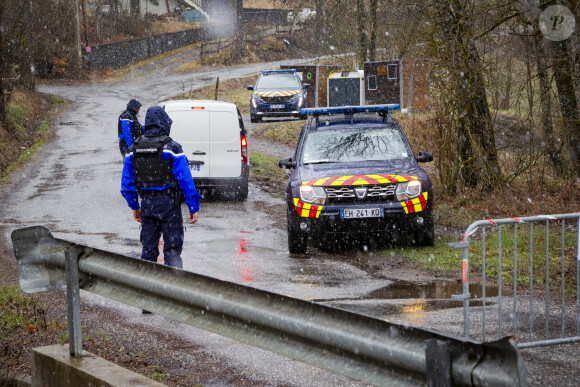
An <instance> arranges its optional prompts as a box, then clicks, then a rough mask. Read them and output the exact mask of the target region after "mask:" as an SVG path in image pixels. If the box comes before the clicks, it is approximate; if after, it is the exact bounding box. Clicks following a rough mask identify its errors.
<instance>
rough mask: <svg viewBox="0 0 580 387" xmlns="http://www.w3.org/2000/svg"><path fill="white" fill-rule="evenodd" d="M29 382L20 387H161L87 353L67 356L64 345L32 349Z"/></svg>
mask: <svg viewBox="0 0 580 387" xmlns="http://www.w3.org/2000/svg"><path fill="white" fill-rule="evenodd" d="M30 380H31V384H23V385H22V386H33V387H36V386H38V387H57V386H58V387H60V386H63V387H64V386H67V387H68V386H91V385H92V386H143V387H160V386H163V384H161V383H158V382H155V381H153V380H151V379H148V378H146V377H145V376H143V375H139V374H137V373H135V372H133V371H129V370H127V369H125V368H123V367H120V366H118V365H117V364H114V363H111V362H110V361H107V360H105V359H101V358H99V357H97V356H95V355H93V354H91V353H88V352H84V353H83V356H82V357H80V358H75V357H71V356H70V350H69V346H68V345H50V346H46V347H38V348H34V350H33V351H32V377H31V378H30ZM17 386H20V385H19V384H17Z"/></svg>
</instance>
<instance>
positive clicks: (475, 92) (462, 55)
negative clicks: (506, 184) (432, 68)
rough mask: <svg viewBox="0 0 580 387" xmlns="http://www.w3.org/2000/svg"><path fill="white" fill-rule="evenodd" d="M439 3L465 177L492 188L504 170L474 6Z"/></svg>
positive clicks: (439, 0)
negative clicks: (474, 36)
mask: <svg viewBox="0 0 580 387" xmlns="http://www.w3.org/2000/svg"><path fill="white" fill-rule="evenodd" d="M435 7H436V24H437V25H438V27H439V28H440V30H441V31H442V32H443V37H442V38H443V39H441V41H440V42H439V43H440V48H444V49H445V53H444V57H445V59H443V60H444V62H442V66H444V67H446V68H447V69H448V70H449V72H450V74H451V87H452V88H453V90H452V91H451V92H452V93H453V94H454V95H455V101H454V107H455V114H456V116H457V118H456V119H457V126H456V127H457V133H456V141H457V144H456V145H457V153H458V155H459V157H460V158H461V159H460V164H461V177H462V179H463V182H464V185H465V186H466V187H469V188H475V187H479V188H480V189H483V190H490V189H493V188H494V187H495V186H496V185H498V184H499V183H500V181H501V170H500V166H499V160H498V156H497V148H496V146H495V134H494V128H493V122H492V119H491V113H490V111H489V105H488V102H487V94H486V90H485V85H484V82H483V76H482V71H481V65H480V59H479V53H478V52H477V49H476V47H475V45H474V44H473V42H472V40H471V30H470V29H471V22H472V21H471V20H470V19H469V15H470V14H471V12H472V10H470V9H467V8H466V7H465V4H464V3H463V2H461V1H458V0H453V1H446V0H436V1H435Z"/></svg>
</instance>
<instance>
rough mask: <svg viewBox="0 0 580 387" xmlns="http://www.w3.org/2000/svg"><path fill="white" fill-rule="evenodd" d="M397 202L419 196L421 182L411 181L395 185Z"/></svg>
mask: <svg viewBox="0 0 580 387" xmlns="http://www.w3.org/2000/svg"><path fill="white" fill-rule="evenodd" d="M396 193H397V200H398V201H400V202H406V201H407V200H411V199H414V198H416V197H418V196H419V195H421V182H420V181H419V180H412V181H409V182H407V183H399V185H397V191H396Z"/></svg>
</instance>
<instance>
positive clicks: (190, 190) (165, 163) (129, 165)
mask: <svg viewBox="0 0 580 387" xmlns="http://www.w3.org/2000/svg"><path fill="white" fill-rule="evenodd" d="M171 123H172V120H171V118H169V116H168V115H167V113H166V112H165V110H163V108H161V107H160V106H153V107H150V108H149V109H148V110H147V115H146V117H145V134H144V135H143V136H142V137H140V138H138V139H137V140H135V142H134V143H133V145H132V146H131V147H130V148H129V153H128V154H127V157H126V158H125V163H124V165H123V177H122V181H121V194H122V195H123V197H124V198H125V200H127V204H128V205H129V207H130V208H131V209H132V210H133V217H134V218H135V220H136V221H137V222H140V223H141V243H142V245H143V251H142V254H141V259H144V260H147V261H151V262H157V256H158V255H159V247H158V244H159V238H160V236H161V233H162V232H163V242H164V246H163V254H164V256H165V264H166V265H168V266H172V267H176V268H179V269H182V268H183V261H182V259H181V250H182V247H183V218H182V216H181V203H182V202H183V200H184V199H185V203H187V206H188V208H189V213H190V218H191V221H190V223H195V222H197V219H198V210H199V199H200V196H199V194H198V193H197V190H196V189H195V184H194V183H193V178H192V176H191V171H190V170H189V164H188V162H187V158H186V156H185V154H184V153H183V149H182V148H181V145H179V143H177V142H175V141H173V140H172V139H171V138H170V137H169V131H170V129H171ZM139 196H140V197H141V205H140V206H139Z"/></svg>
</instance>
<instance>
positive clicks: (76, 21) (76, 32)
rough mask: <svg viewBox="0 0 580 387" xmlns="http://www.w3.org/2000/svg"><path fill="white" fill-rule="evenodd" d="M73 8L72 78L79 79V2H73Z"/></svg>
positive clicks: (80, 58)
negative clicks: (73, 67)
mask: <svg viewBox="0 0 580 387" xmlns="http://www.w3.org/2000/svg"><path fill="white" fill-rule="evenodd" d="M74 7H75V12H74V15H75V47H74V51H75V52H74V53H73V55H74V58H73V60H74V61H75V71H74V73H75V74H74V76H75V77H77V78H80V77H81V75H82V70H83V57H82V55H81V19H80V17H79V0H75V1H74Z"/></svg>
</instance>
